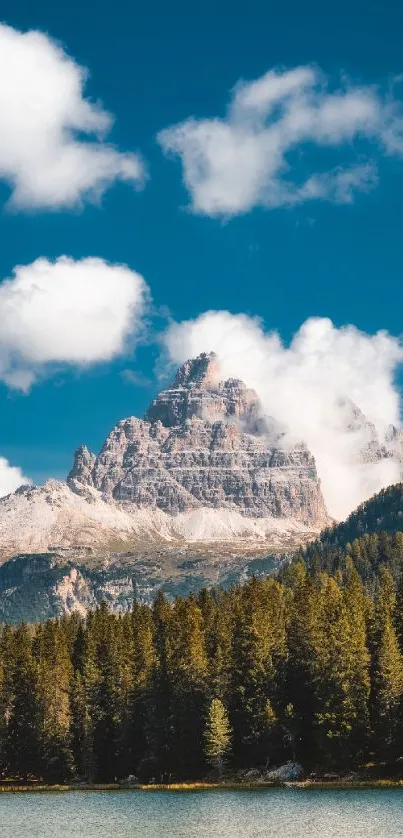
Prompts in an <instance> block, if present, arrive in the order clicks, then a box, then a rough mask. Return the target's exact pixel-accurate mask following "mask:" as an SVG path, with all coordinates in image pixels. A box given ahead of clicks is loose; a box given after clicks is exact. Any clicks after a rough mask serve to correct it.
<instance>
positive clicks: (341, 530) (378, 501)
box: [311, 483, 403, 549]
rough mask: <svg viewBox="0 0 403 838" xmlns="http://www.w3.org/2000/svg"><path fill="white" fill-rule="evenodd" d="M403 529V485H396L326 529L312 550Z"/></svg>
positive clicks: (334, 546)
mask: <svg viewBox="0 0 403 838" xmlns="http://www.w3.org/2000/svg"><path fill="white" fill-rule="evenodd" d="M402 530H403V483H394V484H393V486H388V487H387V488H386V489H382V490H381V491H380V492H378V493H377V494H376V495H374V496H373V497H372V498H369V500H367V501H365V503H362V504H361V505H360V506H358V507H357V509H355V510H354V512H352V513H351V515H349V516H348V518H347V519H346V520H345V521H342V522H341V523H340V524H335V525H334V526H333V527H328V528H327V529H325V530H323V532H322V533H321V535H320V536H319V538H318V539H317V540H316V541H315V542H313V544H312V545H311V547H312V548H313V549H314V548H318V549H320V547H322V548H341V549H343V548H344V547H346V546H347V545H348V544H351V543H352V542H353V541H355V539H357V538H362V537H363V536H365V535H369V534H372V533H381V532H383V533H389V534H390V535H393V534H394V533H396V532H400V531H402Z"/></svg>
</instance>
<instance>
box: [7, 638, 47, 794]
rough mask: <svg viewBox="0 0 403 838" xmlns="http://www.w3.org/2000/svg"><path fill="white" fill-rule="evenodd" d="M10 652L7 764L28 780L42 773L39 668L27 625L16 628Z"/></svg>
mask: <svg viewBox="0 0 403 838" xmlns="http://www.w3.org/2000/svg"><path fill="white" fill-rule="evenodd" d="M11 656H12V657H11V661H10V667H11V671H10V693H11V696H10V707H9V709H8V723H7V731H6V739H5V755H6V764H7V771H8V773H9V775H10V776H12V777H15V778H19V777H21V778H22V779H23V780H27V779H28V777H30V776H34V777H35V776H36V777H38V776H40V775H41V760H40V700H39V685H38V670H37V665H36V663H35V661H34V659H33V656H32V648H31V639H30V636H29V632H28V629H27V627H26V626H21V627H20V628H18V629H17V630H16V632H15V634H14V636H13V641H12V649H11Z"/></svg>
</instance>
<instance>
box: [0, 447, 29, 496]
mask: <svg viewBox="0 0 403 838" xmlns="http://www.w3.org/2000/svg"><path fill="white" fill-rule="evenodd" d="M30 482H31V481H30V480H29V479H28V477H25V476H24V474H23V473H22V471H21V469H20V468H18V467H16V466H10V463H9V462H8V460H6V459H5V458H4V457H0V498H2V497H4V495H9V494H11V492H15V490H16V489H18V487H19V486H22V485H23V484H27V483H30Z"/></svg>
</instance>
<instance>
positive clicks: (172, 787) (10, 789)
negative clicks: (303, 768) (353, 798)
mask: <svg viewBox="0 0 403 838" xmlns="http://www.w3.org/2000/svg"><path fill="white" fill-rule="evenodd" d="M279 788H284V789H286V788H292V789H314V790H315V791H329V790H348V789H377V788H379V789H399V788H400V789H403V779H379V780H365V779H351V780H350V779H347V778H346V779H344V780H343V779H339V780H326V781H325V780H320V779H317V780H301V781H293V782H287V783H273V782H254V783H250V782H248V783H243V782H236V781H225V782H217V783H208V782H199V783H170V784H164V783H155V784H148V785H145V784H142V783H139V784H137V785H133V786H125V785H121V784H119V783H109V784H101V783H95V784H88V785H84V784H80V785H75V784H70V785H67V784H66V785H44V784H40V783H32V784H26V785H17V784H12V783H4V784H3V785H1V786H0V794H1V793H8V794H10V793H11V794H19V793H32V792H35V793H42V794H43V793H47V792H69V791H83V792H86V791H87V792H88V791H133V792H135V791H148V792H155V791H168V792H169V791H174V792H175V791H181V792H194V791H259V790H262V791H264V790H265V789H266V790H269V789H279Z"/></svg>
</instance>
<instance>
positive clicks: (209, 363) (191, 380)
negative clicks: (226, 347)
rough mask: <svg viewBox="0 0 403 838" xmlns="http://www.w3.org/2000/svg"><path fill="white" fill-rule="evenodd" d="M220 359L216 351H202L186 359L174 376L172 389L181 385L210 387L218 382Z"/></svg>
mask: <svg viewBox="0 0 403 838" xmlns="http://www.w3.org/2000/svg"><path fill="white" fill-rule="evenodd" d="M218 378H219V371H218V361H217V356H216V354H215V352H202V353H201V355H198V356H197V358H191V359H190V360H189V361H185V363H184V364H182V366H181V367H179V369H178V372H177V373H176V376H175V378H174V381H173V384H172V389H174V390H175V389H178V388H179V387H199V388H203V387H205V388H209V387H212V386H214V384H216V383H217V382H218Z"/></svg>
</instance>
